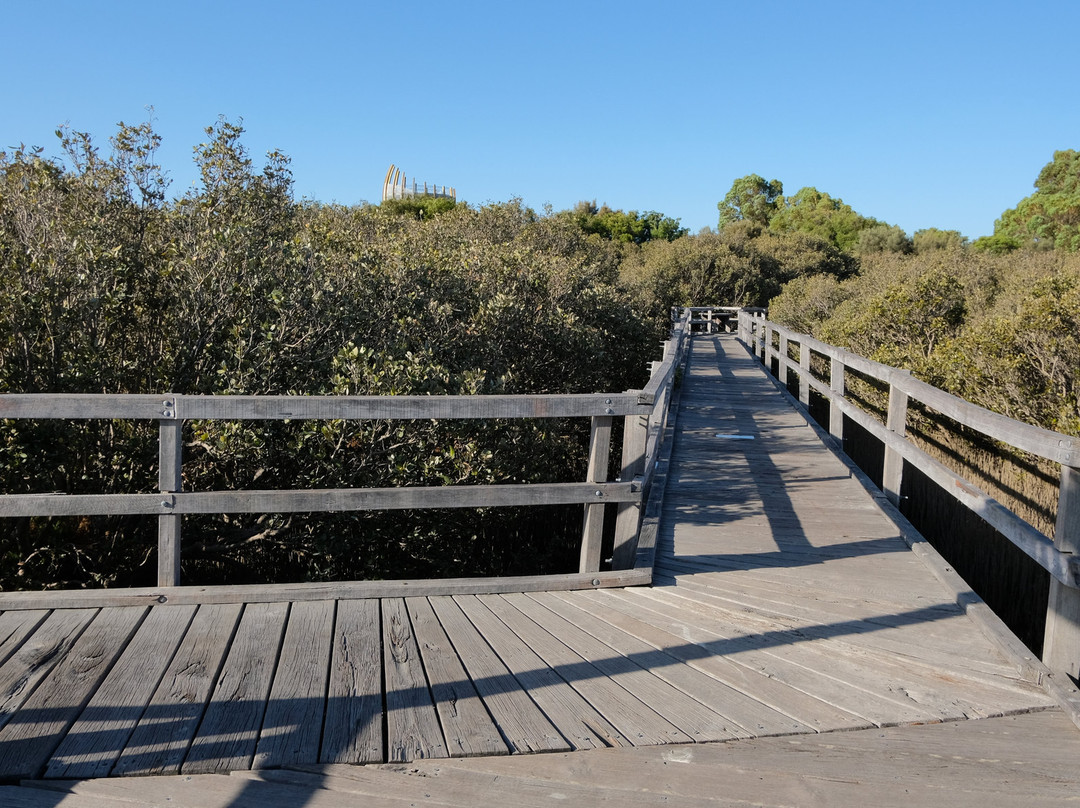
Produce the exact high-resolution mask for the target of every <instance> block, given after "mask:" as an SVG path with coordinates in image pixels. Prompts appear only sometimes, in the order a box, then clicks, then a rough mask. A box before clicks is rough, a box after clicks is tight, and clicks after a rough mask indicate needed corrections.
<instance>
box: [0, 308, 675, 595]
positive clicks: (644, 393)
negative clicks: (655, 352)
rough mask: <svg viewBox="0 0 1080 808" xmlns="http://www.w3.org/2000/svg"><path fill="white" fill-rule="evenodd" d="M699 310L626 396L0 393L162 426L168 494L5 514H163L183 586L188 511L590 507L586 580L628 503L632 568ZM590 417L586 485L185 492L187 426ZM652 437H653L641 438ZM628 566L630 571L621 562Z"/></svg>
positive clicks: (51, 412)
mask: <svg viewBox="0 0 1080 808" xmlns="http://www.w3.org/2000/svg"><path fill="white" fill-rule="evenodd" d="M688 320H689V314H688V315H687V316H686V317H685V318H683V319H681V320H680V321H679V322H678V323H676V324H675V327H674V328H673V331H672V339H671V340H669V341H668V342H666V343H664V344H663V352H664V353H663V359H662V360H661V361H660V362H656V363H653V367H652V378H651V379H650V381H649V383H648V384H647V385H646V387H645V388H644V389H642V390H627V391H625V392H622V393H585V394H566V395H556V394H544V395H494V396H462V395H452V396H450V395H448V396H295V395H289V396H247V395H237V396H229V395H178V394H174V393H166V394H162V395H108V394H48V393H44V394H41V393H35V394H20V393H9V394H0V419H68V420H89V419H132V420H154V421H157V422H158V424H159V437H158V445H159V464H158V466H159V469H158V490H157V491H156V492H152V493H137V494H65V493H49V494H0V517H25V516H59V515H79V516H82V515H86V516H92V515H140V514H141V515H157V516H158V586H159V587H166V586H178V585H179V584H180V550H181V542H180V531H181V520H182V517H183V515H184V514H196V513H285V512H296V511H306V512H330V511H350V510H403V509H421V508H483V507H502V506H530V505H562V504H580V505H584V506H585V523H584V527H583V531H582V550H581V563H580V565H579V572H580V573H594V572H598V571H599V569H600V547H601V541H602V538H603V522H604V520H603V511H604V509H605V506H606V505H607V504H608V503H611V504H613V505H617V506H618V507H619V519H618V524H617V527H616V533H617V539H616V547H615V556H616V566H615V567H614V568H615V569H616V570H619V569H629V568H630V567H632V566H633V563H632V562H633V557H634V547H635V545H636V541H637V533H638V529H639V525H640V513H641V501H642V499H643V497H644V496H645V492H646V491H647V487H648V482H649V480H650V479H651V475H650V474H649V473H648V466H649V464H648V463H647V462H646V460H647V457H651V456H653V455H654V454H655V452H656V451H657V446H656V439H655V438H654V439H653V440H652V441H651V442H650V441H649V440H647V439H646V438H648V437H650V436H654V435H657V434H662V429H661V430H660V431H659V433H657V430H656V429H655V428H653V429H651V430H650V424H655V423H657V422H659V423H662V422H663V421H664V419H665V418H666V407H667V403H668V401H670V387H671V385H672V384H673V383H674V379H675V365H676V364H677V362H678V361H680V360H681V358H682V351H683V342H684V337H685V334H686V333H687V331H688V325H687V322H688ZM619 416H621V417H623V418H624V419H625V421H626V427H625V429H624V433H625V434H624V439H623V444H624V445H623V474H622V476H621V477H620V478H619V479H618V480H614V481H609V480H608V479H607V467H608V457H609V447H610V442H611V436H612V429H611V426H612V421H613V419H614V418H615V417H619ZM520 418H589V419H590V422H591V429H590V452H589V468H588V471H587V474H586V479H585V481H583V482H578V483H533V484H527V483H521V484H510V485H507V484H501V485H465V486H462V485H447V486H410V487H404V488H345V489H306V490H297V491H285V490H271V491H257V490H241V491H198V492H192V491H184V490H183V484H182V467H183V441H182V427H183V423H184V421H186V420H375V419H378V420H439V419H475V420H483V419H520ZM642 436H644V437H642ZM618 563H624V566H622V567H620V566H618Z"/></svg>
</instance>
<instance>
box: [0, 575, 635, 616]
mask: <svg viewBox="0 0 1080 808" xmlns="http://www.w3.org/2000/svg"><path fill="white" fill-rule="evenodd" d="M651 580H652V571H651V570H650V569H647V568H640V569H630V570H602V571H600V572H588V573H579V572H571V573H564V574H552V575H520V576H516V575H515V576H506V577H502V576H500V577H496V578H419V579H403V580H398V581H395V580H390V581H340V582H331V583H324V582H318V583H301V584H235V585H227V584H225V585H218V586H178V587H156V588H151V587H139V588H131V589H98V590H94V589H70V590H66V591H63V592H54V591H50V592H0V607H2V608H4V609H12V610H21V609H42V608H51V607H57V608H65V609H72V608H85V607H104V606H131V605H136V604H144V605H152V604H157V603H168V604H171V605H180V604H189V603H195V604H204V603H273V602H278V601H298V600H332V599H342V600H353V599H357V598H394V597H398V598H401V597H406V596H409V595H464V594H474V595H475V594H480V593H491V592H543V591H549V590H563V589H601V588H605V587H621V586H642V585H644V584H648V583H649V582H650V581H651Z"/></svg>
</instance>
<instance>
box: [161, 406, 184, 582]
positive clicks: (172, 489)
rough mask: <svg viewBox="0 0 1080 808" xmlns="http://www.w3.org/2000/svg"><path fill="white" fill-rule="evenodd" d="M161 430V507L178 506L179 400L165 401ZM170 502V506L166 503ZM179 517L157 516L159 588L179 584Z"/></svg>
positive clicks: (181, 449) (180, 479) (180, 461)
mask: <svg viewBox="0 0 1080 808" xmlns="http://www.w3.org/2000/svg"><path fill="white" fill-rule="evenodd" d="M162 404H163V411H162V416H163V417H162V419H161V421H160V427H159V431H158V489H159V490H160V492H161V499H162V507H163V508H171V507H173V505H174V504H175V498H174V497H173V496H172V495H173V494H175V493H177V492H179V491H180V490H182V488H183V472H182V468H183V452H184V443H183V424H184V422H183V421H182V420H181V419H180V418H178V417H177V415H178V413H177V407H176V405H177V401H176V399H175V398H169V399H166V400H165V401H164V402H162ZM166 503H168V504H166ZM180 519H181V517H180V515H179V514H176V513H163V514H162V515H161V516H159V517H158V586H179V585H180Z"/></svg>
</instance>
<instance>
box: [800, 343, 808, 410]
mask: <svg viewBox="0 0 1080 808" xmlns="http://www.w3.org/2000/svg"><path fill="white" fill-rule="evenodd" d="M799 401H801V402H802V404H803V406H804V407H806V408H808V409H809V407H810V348H809V346H807V344H806V340H805V339H801V340H799Z"/></svg>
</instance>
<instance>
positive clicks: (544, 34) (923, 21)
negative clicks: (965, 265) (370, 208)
mask: <svg viewBox="0 0 1080 808" xmlns="http://www.w3.org/2000/svg"><path fill="white" fill-rule="evenodd" d="M3 21H4V27H5V29H6V30H5V36H4V46H3V48H0V66H2V68H3V75H4V77H5V82H4V85H5V86H4V99H3V107H2V109H3V112H2V114H0V148H4V147H10V146H14V145H17V144H19V143H25V144H27V145H41V146H44V147H45V148H46V152H47V153H48V154H50V155H57V154H58V153H59V147H58V143H57V141H56V138H55V136H54V135H53V130H54V129H55V128H56V127H57V126H58V125H60V124H64V123H67V124H69V125H70V126H71V127H72V128H74V129H77V130H81V131H87V132H90V133H91V134H92V135H93V136H94V138H95V140H96V141H97V142H99V143H100V144H101V145H102V146H107V140H108V137H109V136H110V135H111V134H112V133H113V132H114V131H115V125H116V123H117V122H118V121H121V120H122V121H125V122H128V123H139V122H142V121H144V120H146V118H147V115H148V113H147V111H146V107H148V106H153V108H154V117H155V119H156V124H155V126H156V129H157V130H158V132H159V133H160V134H161V135H162V136H163V137H164V139H165V142H164V145H163V147H162V150H161V152H160V155H159V159H160V162H161V163H162V164H163V165H164V166H165V167H166V168H167V169H168V172H169V175H170V176H171V177H172V180H173V183H172V186H171V192H172V193H173V195H180V194H182V193H184V191H185V190H186V189H187V188H189V187H190V186H191V184H192V182H193V181H194V177H195V172H194V169H193V166H192V163H191V150H192V148H193V147H194V146H195V145H196V144H198V143H199V142H200V140H201V139H202V138H203V127H205V126H208V125H210V124H212V123H213V122H214V121H215V120H216V119H217V117H218V116H219V115H224V116H226V117H227V118H229V119H230V120H234V121H235V120H238V119H241V118H242V119H243V123H244V126H245V128H246V130H247V131H246V134H245V138H244V143H245V144H246V146H247V147H248V149H249V151H250V153H251V155H252V156H253V157H254V158H255V159H256V161H260V160H261V158H262V156H263V155H264V154H265V152H266V151H267V150H268V149H272V148H276V149H280V150H282V151H283V152H284V153H286V154H287V155H289V156H290V157H291V158H292V161H293V165H292V167H293V172H294V176H295V180H296V186H295V187H296V193H297V196H298V197H308V198H310V199H316V200H319V201H323V202H330V201H337V202H342V203H346V204H352V203H357V202H360V201H362V200H368V201H372V202H378V201H379V196H380V192H381V186H382V180H383V177H384V175H385V173H386V169H387V167H388V166H389V164H390V163H391V162H393V163H396V164H397V165H398V166H400V167H402V168H403V169H404V170H405V172H406V173H407V174H408V175H409V177H410V178H412V177H416V178H417V179H419V180H421V181H424V180H426V181H429V182H437V183H439V184H444V183H445V184H447V185H454V186H456V187H457V189H458V194H459V198H460V199H463V200H465V201H468V202H470V203H484V202H491V201H503V200H507V199H510V198H512V197H515V196H516V197H521V198H522V199H523V200H524V202H525V203H526V204H528V205H529V206H531V207H534V208H536V209H538V210H539V209H541V208H543V206H544V205H545V204H551V205H552V206H553V207H554V208H555V209H561V208H567V207H571V206H573V204H574V203H575V202H577V201H578V200H582V199H589V200H592V199H595V200H596V201H597V202H600V203H603V202H607V203H608V204H609V205H611V206H612V207H616V208H623V209H628V210H629V209H634V210H640V211H644V210H659V211H662V212H663V213H665V214H667V215H670V216H675V217H678V218H680V219H681V220H682V223H683V225H684V226H687V227H689V228H690V229H691V230H692V231H697V230H698V229H700V228H702V227H705V226H715V224H716V219H717V210H716V203H717V202H718V201H719V200H720V199H722V198H723V196H724V194H725V193H726V192H727V190H728V188H729V187H730V186H731V182H732V180H734V179H735V178H737V177H741V176H743V175H746V174H750V173H757V174H761V175H763V176H765V178H766V179H772V178H777V179H780V180H781V181H782V182H783V183H784V189H785V192H786V193H789V194H793V193H795V191H797V190H798V189H799V188H801V187H802V186H804V185H813V186H815V187H817V188H818V189H819V190H822V191H826V192H828V193H830V194H831V195H833V196H834V197H837V196H838V197H841V198H842V199H843V200H844V201H845V202H847V203H848V204H850V205H852V207H854V208H855V209H856V210H857V211H859V212H860V213H862V214H864V215H868V216H874V217H876V218H878V219H882V220H884V221H887V222H889V223H891V224H899V225H900V226H901V227H903V228H904V229H905V230H907V231H908V233H909V234H911V233H913V232H914V231H915V230H918V229H921V228H925V227H940V228H943V229H956V230H960V231H961V232H962V233H964V234H965V235H966V236H969V237H971V238H976V237H978V236H981V235H986V234H989V233H990V232H992V230H993V224H994V219H995V218H997V217H998V216H999V215H1000V214H1001V212H1002V211H1004V210H1005V209H1006V208H1010V207H1013V206H1014V205H1015V204H1016V203H1017V202H1018V201H1019V200H1020V199H1022V198H1023V197H1024V196H1026V195H1028V194H1030V193H1031V192H1032V190H1033V189H1032V182H1033V180H1034V179H1035V176H1036V175H1037V174H1038V171H1039V169H1040V168H1041V167H1042V166H1043V165H1044V164H1046V163H1047V162H1049V160H1050V159H1051V158H1052V156H1053V152H1054V150H1056V149H1067V148H1080V67H1078V64H1077V61H1076V49H1077V45H1076V35H1077V31H1078V30H1080V3H1076V2H1075V0H1068V1H1067V2H1040V0H1029V2H1027V3H1023V4H1021V3H1019V2H1017V1H1016V0H1009V1H1008V2H1002V1H1001V0H980V1H979V2H974V1H971V2H968V1H967V0H965V1H964V2H950V1H949V0H935V2H923V0H908V2H905V3H902V4H901V3H878V2H871V0H865V1H864V2H837V1H835V0H813V2H809V1H807V2H793V1H788V0H773V2H769V3H758V2H740V3H734V2H726V1H725V0H712V1H711V2H678V0H674V2H667V3H663V2H655V0H654V1H653V2H647V3H645V2H636V0H622V2H606V0H605V1H604V2H589V1H588V0H575V2H562V0H554V1H552V0H549V1H548V2H544V3H514V2H507V1H506V0H501V1H500V2H471V1H470V0H456V1H455V2H447V1H446V0H442V1H441V2H429V1H428V0H411V1H410V0H405V2H400V3H399V2H392V1H391V0H383V2H379V3H372V2H365V1H364V0H360V1H359V2H357V1H356V0H354V2H330V1H329V0H328V1H326V2H320V0H308V2H305V3H299V2H292V3H281V2H274V0H262V2H258V3H254V2H230V1H229V0H218V1H217V2H202V1H201V0H199V1H197V2H176V3H158V2H146V1H145V0H143V1H142V2H138V3H135V2H128V0H118V1H117V2H93V0H82V2H67V1H66V0H64V1H60V2H58V1H57V0H50V1H49V2H46V3H41V4H32V3H26V2H23V3H9V4H8V5H7V7H6V8H5V11H4V13H3ZM258 164H259V165H261V162H259V163H258Z"/></svg>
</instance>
